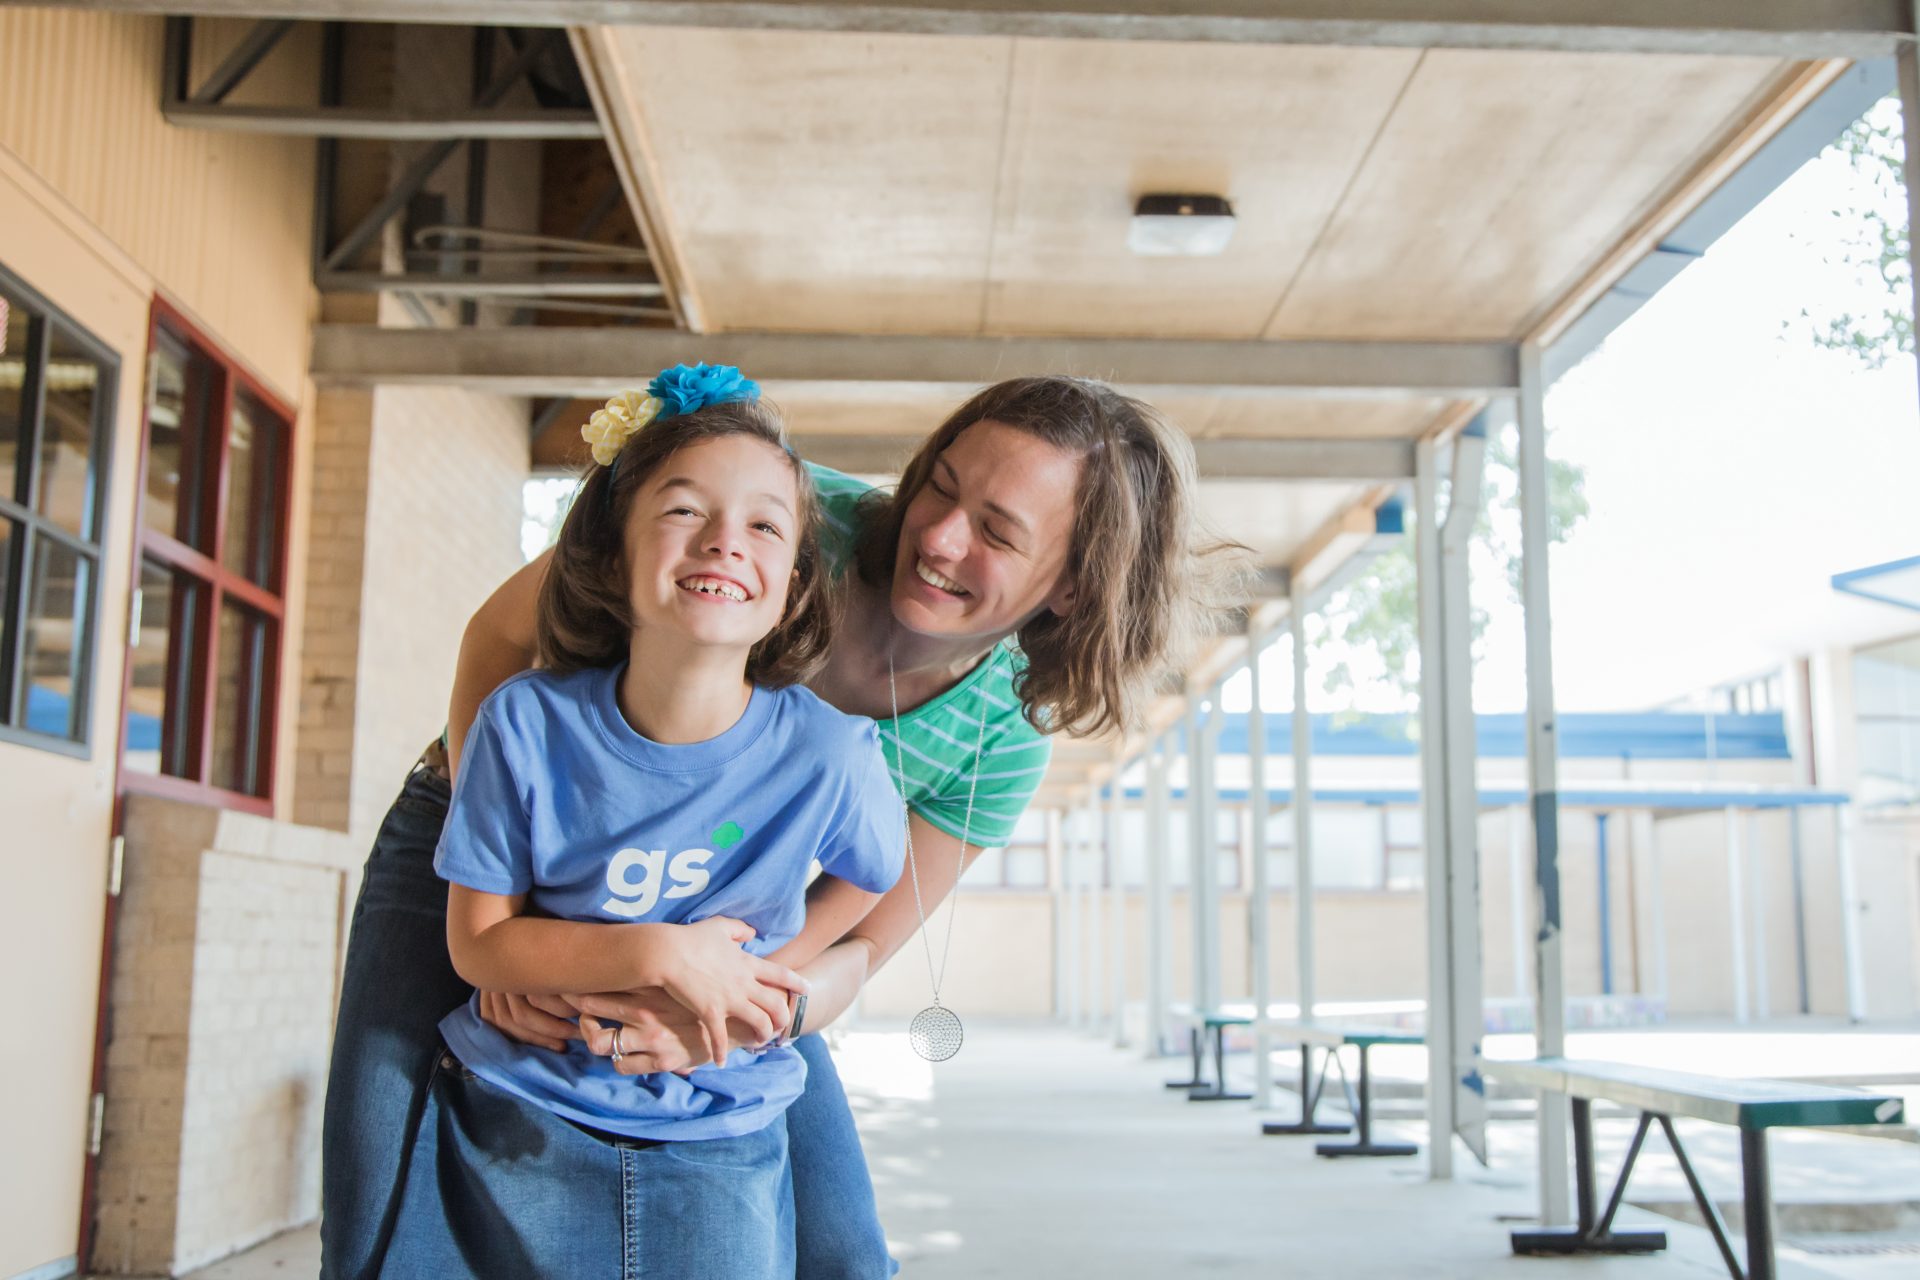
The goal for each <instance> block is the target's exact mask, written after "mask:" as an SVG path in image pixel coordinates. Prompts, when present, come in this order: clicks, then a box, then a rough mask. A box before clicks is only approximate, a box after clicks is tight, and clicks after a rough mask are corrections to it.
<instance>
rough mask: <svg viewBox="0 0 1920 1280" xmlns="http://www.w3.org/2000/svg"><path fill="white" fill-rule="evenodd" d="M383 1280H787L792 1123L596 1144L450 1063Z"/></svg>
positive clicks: (431, 1091)
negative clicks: (718, 1279)
mask: <svg viewBox="0 0 1920 1280" xmlns="http://www.w3.org/2000/svg"><path fill="white" fill-rule="evenodd" d="M383 1274H384V1275H387V1276H392V1277H396V1278H398V1280H415V1278H416V1277H433V1278H434V1280H453V1278H455V1277H463V1276H472V1277H476V1278H478V1277H485V1278H486V1280H493V1278H494V1277H508V1276H511V1277H529V1278H532V1277H544V1276H568V1277H572V1276H595V1277H607V1278H608V1280H613V1277H619V1280H642V1277H644V1280H706V1278H707V1277H712V1276H726V1277H728V1280H790V1278H791V1277H792V1276H793V1274H794V1266H793V1195H792V1186H791V1184H790V1183H789V1181H788V1172H787V1127H786V1124H785V1122H784V1119H783V1118H782V1117H779V1116H776V1117H774V1120H773V1123H772V1124H769V1125H768V1126H767V1127H765V1128H764V1129H761V1130H759V1131H757V1132H755V1133H749V1134H744V1135H742V1136H740V1137H737V1138H715V1139H712V1140H709V1141H703V1142H648V1141H643V1140H640V1139H633V1138H621V1137H617V1136H615V1135H611V1134H596V1133H591V1132H589V1131H587V1130H585V1129H582V1128H580V1127H579V1126H577V1125H574V1124H572V1123H570V1122H568V1121H566V1120H562V1119H561V1118H560V1117H558V1116H556V1115H554V1114H553V1113H552V1112H550V1111H547V1110H546V1109H545V1108H543V1107H540V1106H538V1105H536V1104H534V1103H531V1102H528V1101H526V1100H525V1099H523V1098H518V1097H515V1096H514V1095H513V1094H511V1093H508V1092H507V1091H506V1090H504V1089H500V1088H497V1087H496V1086H494V1085H492V1084H489V1083H488V1082H487V1081H485V1080H482V1079H480V1078H479V1077H478V1076H476V1075H474V1074H473V1073H472V1072H471V1071H469V1070H467V1069H466V1067H464V1066H462V1065H461V1063H460V1062H459V1060H458V1059H457V1058H455V1057H454V1055H453V1054H451V1053H447V1052H444V1051H443V1052H442V1053H441V1056H440V1059H439V1063H438V1065H437V1067H436V1068H435V1070H434V1073H433V1079H432V1082H431V1084H430V1085H429V1086H428V1090H427V1101H426V1109H425V1111H424V1112H423V1114H422V1116H421V1119H420V1128H419V1131H418V1133H417V1134H415V1135H414V1139H413V1144H412V1152H411V1156H410V1159H409V1160H408V1172H407V1184H406V1189H405V1191H404V1192H403V1193H402V1196H401V1203H400V1211H399V1215H398V1218H397V1219H396V1221H395V1225H394V1232H393V1239H392V1241H391V1242H390V1243H389V1245H388V1248H387V1254H386V1260H385V1265H384V1268H383Z"/></svg>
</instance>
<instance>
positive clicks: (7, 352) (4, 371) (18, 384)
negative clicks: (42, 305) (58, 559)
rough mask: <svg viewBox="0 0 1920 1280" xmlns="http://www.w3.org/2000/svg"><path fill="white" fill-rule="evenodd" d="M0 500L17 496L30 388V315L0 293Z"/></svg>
mask: <svg viewBox="0 0 1920 1280" xmlns="http://www.w3.org/2000/svg"><path fill="white" fill-rule="evenodd" d="M0 311H4V312H5V315H4V316H0V498H11V497H13V496H14V493H15V490H14V484H15V482H16V477H17V475H18V469H19V465H20V441H21V439H22V435H23V431H22V422H21V419H22V417H23V414H22V412H21V400H22V397H23V396H24V395H25V393H26V385H27V325H28V322H29V321H28V316H27V313H26V312H25V311H24V310H22V309H21V308H20V306H19V305H18V304H17V303H16V302H15V301H14V299H12V298H11V297H9V296H8V295H7V293H6V291H5V290H0Z"/></svg>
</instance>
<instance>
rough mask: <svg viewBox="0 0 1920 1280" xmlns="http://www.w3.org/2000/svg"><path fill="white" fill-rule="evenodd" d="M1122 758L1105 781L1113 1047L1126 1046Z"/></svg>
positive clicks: (1125, 919) (1125, 900)
mask: <svg viewBox="0 0 1920 1280" xmlns="http://www.w3.org/2000/svg"><path fill="white" fill-rule="evenodd" d="M1125 767H1126V762H1125V761H1123V760H1116V761H1114V764H1113V779H1112V781H1111V782H1109V783H1108V784H1107V804H1106V818H1107V908H1108V920H1107V925H1108V927H1107V956H1108V970H1109V972H1108V975H1107V976H1108V979H1109V989H1110V995H1109V997H1108V1000H1109V1003H1110V1004H1111V1006H1112V1010H1113V1013H1112V1016H1113V1047H1114V1048H1116V1049H1124V1048H1126V1047H1127V878H1126V876H1125V874H1124V871H1125V862H1126V860H1125V859H1124V858H1123V857H1122V856H1121V854H1122V853H1123V852H1124V850H1125V849H1126V841H1125V839H1124V838H1123V837H1122V828H1121V819H1122V810H1121V808H1120V796H1121V792H1120V774H1121V771H1122V770H1123V769H1125Z"/></svg>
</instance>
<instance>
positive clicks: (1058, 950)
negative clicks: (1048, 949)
mask: <svg viewBox="0 0 1920 1280" xmlns="http://www.w3.org/2000/svg"><path fill="white" fill-rule="evenodd" d="M1060 843H1061V842H1060V811H1059V810H1058V809H1049V810H1047V885H1048V887H1049V889H1050V890H1051V892H1050V893H1049V895H1048V896H1049V897H1050V898H1051V899H1052V904H1053V1016H1054V1018H1055V1019H1056V1020H1058V1021H1066V1020H1067V1018H1068V1011H1067V1004H1068V997H1067V875H1066V862H1067V860H1066V858H1065V857H1064V856H1063V853H1062V850H1061V847H1060Z"/></svg>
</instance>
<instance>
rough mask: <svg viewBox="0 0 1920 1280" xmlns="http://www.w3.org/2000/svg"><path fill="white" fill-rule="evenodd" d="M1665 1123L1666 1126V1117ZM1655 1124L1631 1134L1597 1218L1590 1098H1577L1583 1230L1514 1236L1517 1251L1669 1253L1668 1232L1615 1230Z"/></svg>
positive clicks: (1576, 1160)
mask: <svg viewBox="0 0 1920 1280" xmlns="http://www.w3.org/2000/svg"><path fill="white" fill-rule="evenodd" d="M1662 1120H1663V1122H1664V1117H1662ZM1652 1121H1653V1117H1652V1116H1649V1115H1642V1116H1641V1117H1640V1127H1639V1129H1638V1130H1636V1131H1635V1133H1634V1135H1633V1143H1632V1145H1631V1146H1629V1147H1628V1148H1627V1158H1626V1160H1625V1161H1624V1162H1623V1163H1622V1164H1621V1166H1620V1178H1619V1181H1617V1182H1616V1183H1614V1187H1613V1195H1612V1197H1611V1198H1610V1199H1609V1200H1608V1202H1607V1211H1606V1214H1605V1216H1597V1215H1596V1213H1595V1205H1596V1203H1597V1198H1596V1195H1595V1193H1596V1191H1597V1190H1598V1179H1597V1177H1596V1175H1595V1171H1594V1166H1593V1103H1592V1102H1591V1101H1589V1100H1588V1099H1586V1098H1575V1099H1573V1176H1574V1194H1575V1203H1576V1204H1577V1205H1578V1206H1579V1225H1578V1226H1576V1227H1574V1228H1573V1229H1572V1230H1571V1231H1569V1230H1567V1229H1566V1228H1564V1227H1561V1228H1547V1229H1543V1230H1539V1231H1515V1232H1513V1233H1512V1236H1511V1239H1512V1242H1513V1251H1514V1252H1515V1253H1534V1254H1546V1253H1552V1254H1570V1253H1654V1252H1657V1251H1658V1250H1661V1249H1664V1248H1666V1247H1667V1233H1666V1232H1664V1231H1615V1230H1613V1216H1614V1214H1616V1213H1618V1212H1619V1210H1620V1201H1621V1198H1622V1197H1623V1196H1624V1195H1625V1194H1626V1190H1627V1179H1628V1178H1629V1177H1631V1176H1632V1174H1633V1163H1634V1161H1635V1160H1637V1159H1639V1157H1640V1144H1641V1143H1643V1142H1645V1141H1646V1137H1647V1129H1648V1127H1649V1125H1651V1123H1652Z"/></svg>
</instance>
